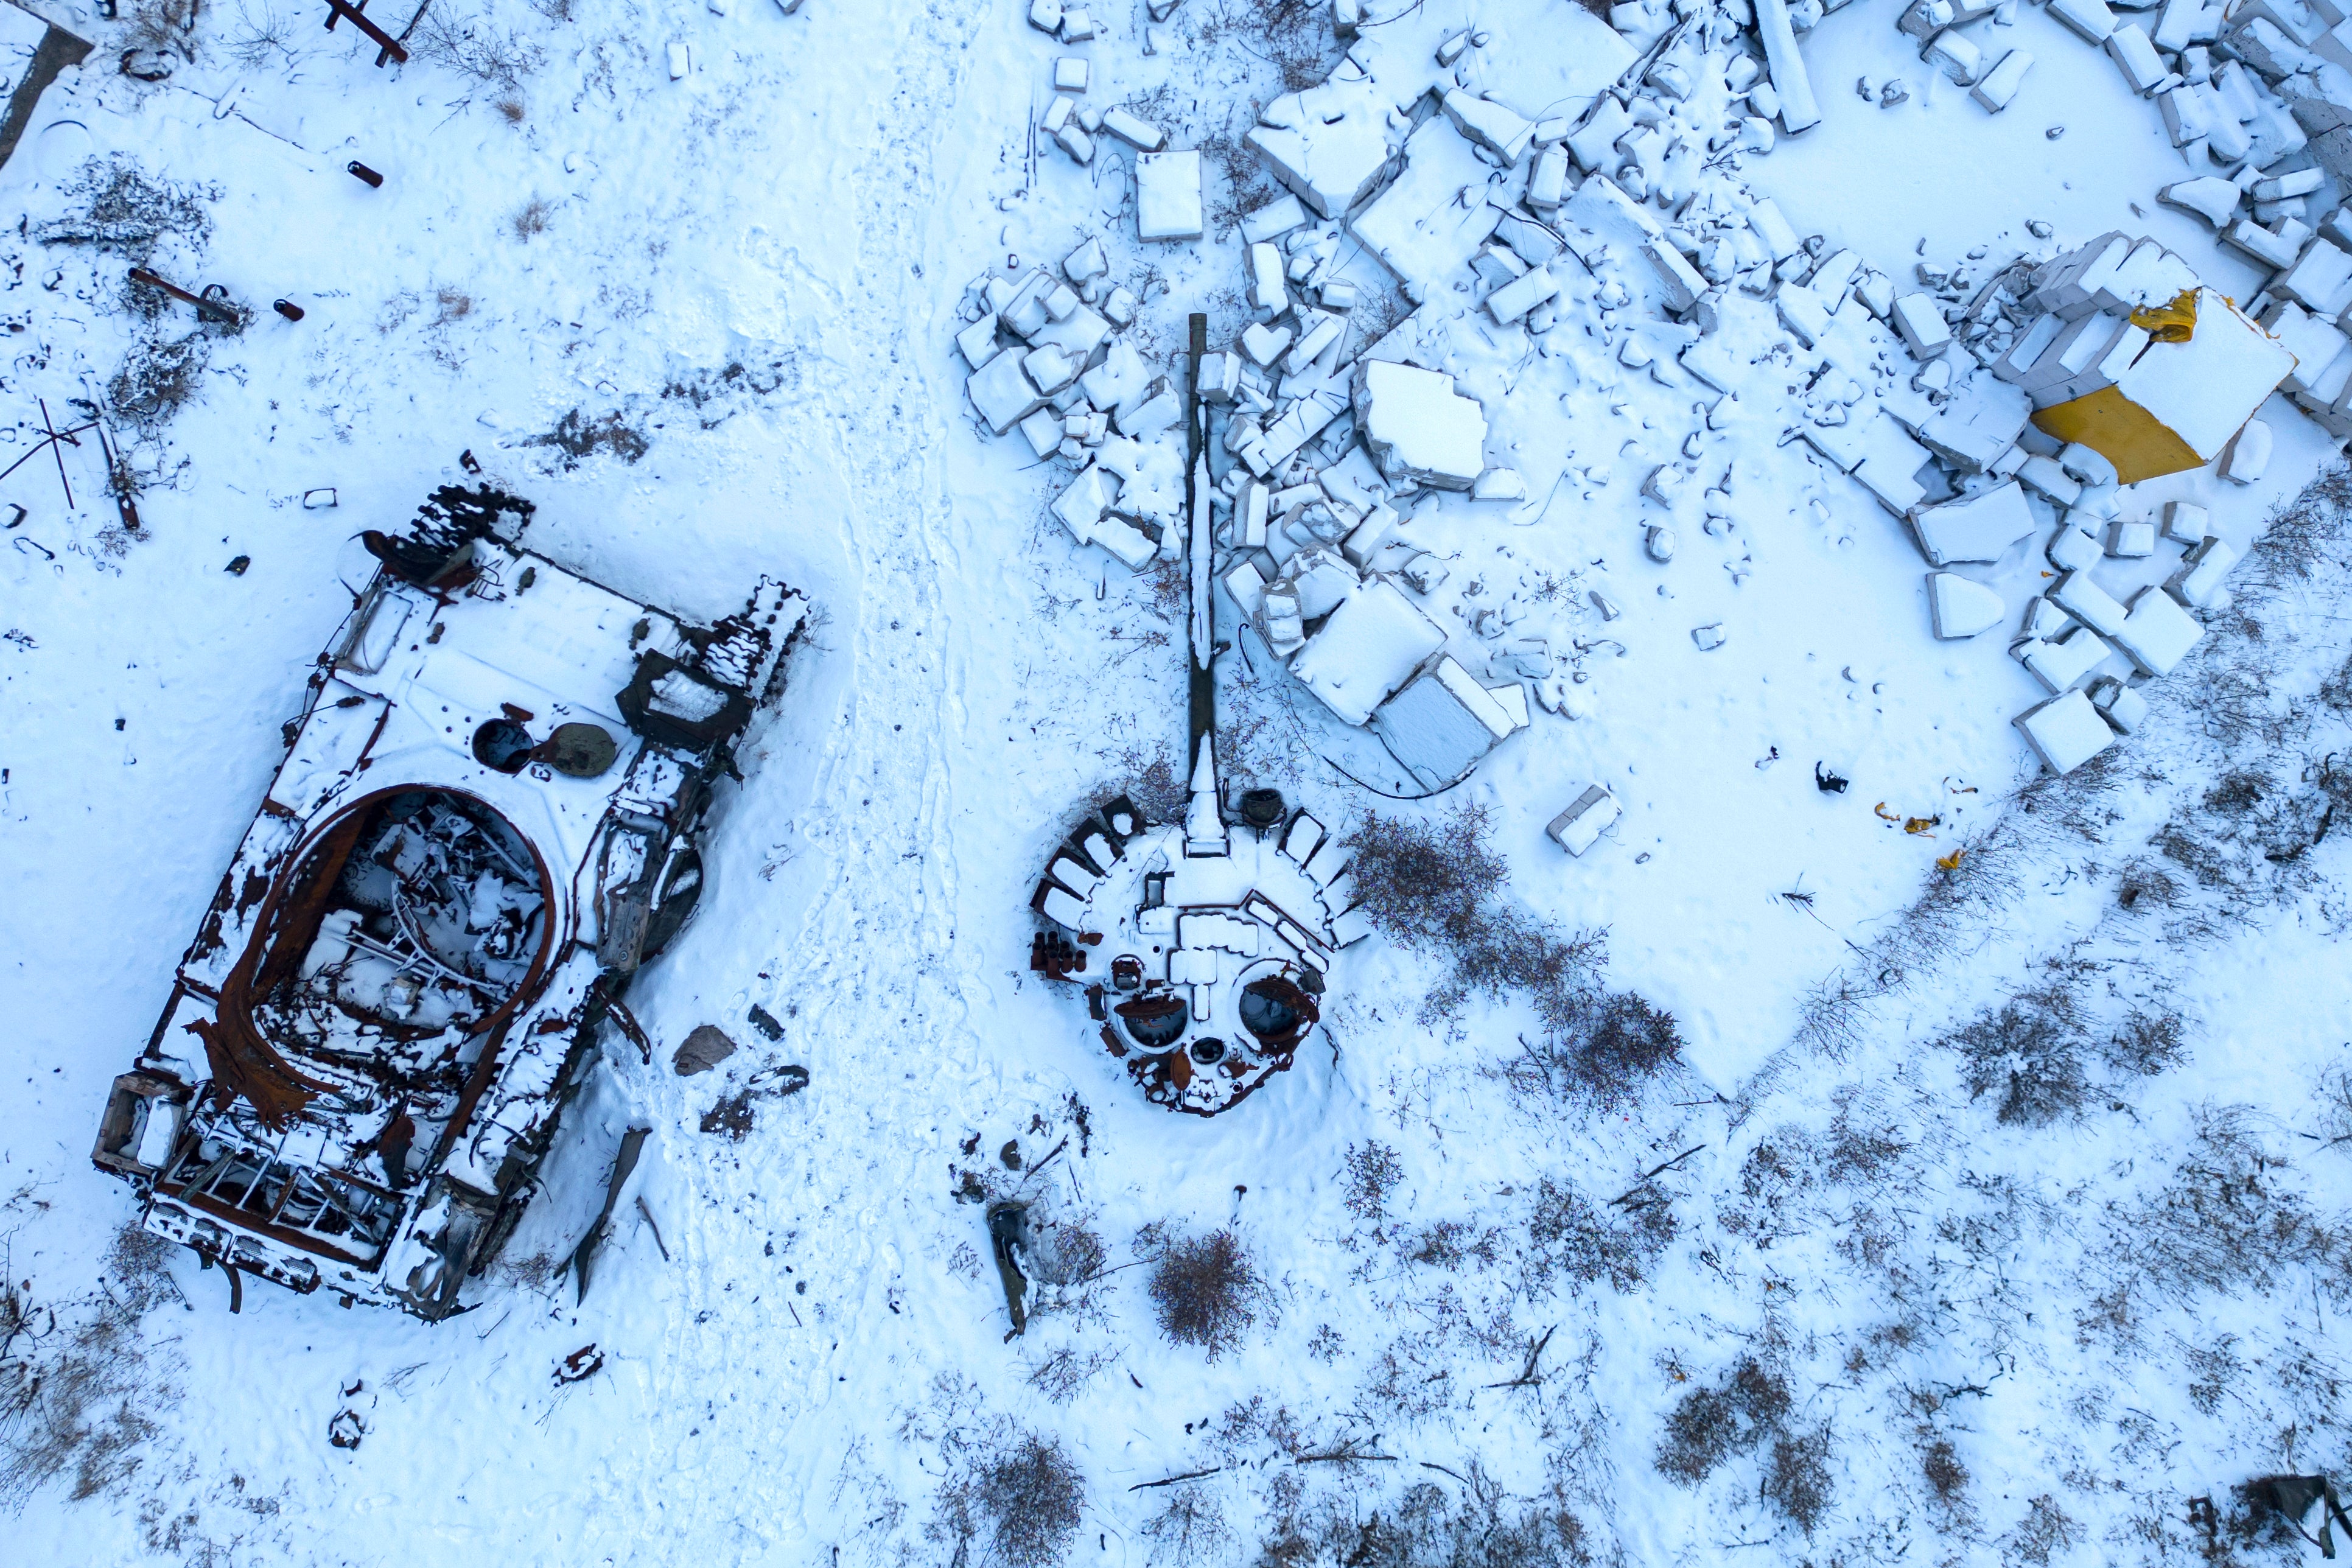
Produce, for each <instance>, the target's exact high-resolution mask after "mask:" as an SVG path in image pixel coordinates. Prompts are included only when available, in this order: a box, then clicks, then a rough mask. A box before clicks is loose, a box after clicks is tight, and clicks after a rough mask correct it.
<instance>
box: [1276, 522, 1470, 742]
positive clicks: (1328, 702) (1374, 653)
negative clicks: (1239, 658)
mask: <svg viewBox="0 0 2352 1568" xmlns="http://www.w3.org/2000/svg"><path fill="white" fill-rule="evenodd" d="M1307 553H1308V552H1304V551H1302V552H1300V554H1301V555H1302V556H1304V555H1306V554H1307ZM1329 560H1330V562H1331V563H1332V564H1331V565H1330V566H1328V567H1327V568H1326V570H1327V572H1328V573H1329V574H1331V575H1332V576H1334V577H1335V578H1337V577H1338V568H1341V567H1344V565H1345V563H1344V562H1341V561H1339V558H1338V557H1336V556H1335V557H1330V558H1329ZM1282 581H1284V582H1291V583H1298V579H1297V577H1296V576H1293V577H1286V578H1285V579H1282ZM1315 586H1316V585H1315V584H1313V583H1312V581H1311V579H1310V580H1309V581H1308V582H1307V583H1305V584H1299V599H1298V609H1299V614H1300V616H1302V618H1304V619H1308V620H1312V619H1315V618H1317V617H1318V616H1328V619H1325V620H1324V621H1323V624H1322V626H1320V627H1319V628H1318V630H1317V631H1316V632H1315V633H1314V635H1313V636H1311V637H1308V638H1307V643H1306V646H1305V647H1302V648H1300V649H1299V650H1298V652H1297V653H1296V654H1294V655H1292V656H1291V660H1290V673H1291V674H1292V675H1294V676H1296V677H1297V679H1298V680H1299V681H1300V683H1301V684H1303V685H1304V686H1305V687H1306V688H1307V689H1308V690H1309V691H1312V692H1314V693H1315V695H1316V696H1317V697H1318V698H1320V699H1322V700H1323V704H1324V706H1325V707H1327V708H1328V709H1330V710H1331V712H1332V713H1333V715H1334V716H1336V717H1337V718H1338V719H1339V721H1341V722H1342V723H1347V724H1362V723H1364V722H1366V721H1368V720H1370V719H1371V717H1372V716H1373V713H1374V710H1377V709H1379V708H1380V707H1381V704H1382V703H1383V702H1386V701H1387V700H1389V698H1390V697H1391V695H1392V694H1393V693H1395V692H1396V691H1397V690H1398V689H1400V688H1402V686H1403V685H1404V684H1405V683H1406V682H1407V681H1408V680H1410V679H1412V674H1413V671H1414V670H1416V669H1417V668H1420V667H1421V664H1422V662H1423V660H1424V659H1426V658H1429V657H1430V656H1431V655H1432V654H1433V653H1435V652H1436V651H1437V650H1438V649H1440V648H1442V647H1444V646H1445V634H1444V632H1442V631H1440V630H1439V629H1438V628H1437V626H1436V623H1434V622H1433V621H1432V620H1431V619H1430V618H1429V617H1428V616H1426V615H1424V614H1423V613H1422V610H1421V607H1420V606H1419V605H1415V604H1414V603H1413V602H1412V599H1411V598H1409V597H1407V596H1406V595H1405V594H1404V593H1403V592H1402V590H1400V589H1399V588H1398V587H1397V586H1396V584H1393V583H1391V582H1390V581H1389V580H1388V578H1386V577H1384V576H1379V575H1375V576H1372V577H1370V578H1365V579H1361V580H1358V579H1357V578H1356V574H1355V573H1354V572H1353V571H1352V570H1349V571H1347V572H1346V574H1345V577H1344V578H1341V579H1339V581H1337V582H1336V583H1335V584H1334V585H1333V586H1332V587H1330V588H1328V589H1326V590H1325V592H1326V593H1336V594H1338V595H1339V598H1338V601H1337V603H1336V604H1334V603H1328V602H1325V601H1323V600H1321V599H1318V600H1317V601H1316V602H1314V603H1310V602H1309V599H1308V596H1307V595H1308V594H1309V593H1311V592H1313V591H1314V588H1315Z"/></svg>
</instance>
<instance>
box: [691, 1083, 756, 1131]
mask: <svg viewBox="0 0 2352 1568" xmlns="http://www.w3.org/2000/svg"><path fill="white" fill-rule="evenodd" d="M753 1116H754V1112H753V1111H752V1110H751V1090H750V1089H740V1090H739V1091H737V1092H736V1093H734V1094H730V1095H729V1096H728V1097H727V1098H726V1099H724V1100H720V1101H719V1103H718V1104H716V1105H714V1106H712V1107H711V1108H710V1109H709V1110H706V1111H704V1112H703V1113H702V1123H701V1126H702V1130H703V1131H705V1132H723V1133H725V1134H726V1135H727V1136H728V1137H730V1138H732V1139H734V1140H736V1141H737V1142H741V1140H742V1137H743V1134H745V1133H746V1132H749V1131H751V1121H752V1119H753Z"/></svg>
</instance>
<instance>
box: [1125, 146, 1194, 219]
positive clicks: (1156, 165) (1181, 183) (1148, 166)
mask: <svg viewBox="0 0 2352 1568" xmlns="http://www.w3.org/2000/svg"><path fill="white" fill-rule="evenodd" d="M1135 227H1136V236H1137V237H1138V238H1140V239H1147V240H1173V239H1198V238H1200V237H1201V234H1202V227H1203V220H1202V206H1201V154H1200V153H1197V152H1190V151H1188V152H1181V153H1137V154H1136V158H1135Z"/></svg>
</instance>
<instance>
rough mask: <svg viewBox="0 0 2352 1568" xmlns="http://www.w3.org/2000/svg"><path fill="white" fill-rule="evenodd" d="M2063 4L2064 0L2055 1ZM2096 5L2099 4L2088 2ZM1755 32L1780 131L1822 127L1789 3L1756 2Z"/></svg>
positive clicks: (1782, 0) (1776, 0)
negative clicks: (1774, 95) (1761, 47)
mask: <svg viewBox="0 0 2352 1568" xmlns="http://www.w3.org/2000/svg"><path fill="white" fill-rule="evenodd" d="M2053 3H2055V4H2064V3H2065V0H2053ZM2087 3H2088V4H2092V5H2096V4H2097V3H2098V0H2087ZM1755 6H1756V31H1757V34H1758V36H1759V37H1761V38H1762V39H1763V42H1764V62H1765V64H1766V65H1767V66H1768V67H1769V68H1770V70H1771V72H1772V88H1773V90H1774V92H1775V93H1777V94H1778V95H1779V97H1780V127H1781V129H1782V130H1784V131H1786V132H1789V134H1790V135H1791V136H1793V135H1795V134H1796V133H1797V132H1800V131H1804V130H1808V129H1810V128H1811V127H1812V126H1815V125H1818V124H1820V123H1821V119H1822V111H1821V109H1820V107H1819V105H1818V104H1816V103H1815V101H1814V100H1813V87H1812V80H1811V78H1810V77H1808V76H1807V75H1806V73H1805V58H1804V57H1803V56H1802V55H1801V54H1799V53H1798V52H1797V29H1796V26H1795V24H1794V23H1793V22H1791V21H1790V16H1789V5H1788V0H1755Z"/></svg>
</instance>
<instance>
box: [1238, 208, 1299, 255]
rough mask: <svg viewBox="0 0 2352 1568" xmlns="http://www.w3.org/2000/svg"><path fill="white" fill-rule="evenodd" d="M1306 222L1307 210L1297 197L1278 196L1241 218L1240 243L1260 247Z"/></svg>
mask: <svg viewBox="0 0 2352 1568" xmlns="http://www.w3.org/2000/svg"><path fill="white" fill-rule="evenodd" d="M1306 221H1307V208H1306V207H1305V206H1304V205H1301V204H1300V202H1299V200H1298V198H1297V196H1280V197H1277V198H1276V199H1275V200H1273V201H1270V202H1268V203H1266V204H1265V205H1264V206H1262V207H1260V208H1258V209H1257V211H1255V212H1254V213H1248V214H1245V215H1244V216H1243V218H1242V242H1243V243H1244V244H1245V245H1262V244H1264V243H1265V241H1267V240H1269V239H1278V238H1280V237H1282V236H1284V235H1286V234H1288V233H1289V232H1290V231H1291V230H1292V229H1294V228H1297V226H1299V225H1300V224H1303V223H1305V222H1306Z"/></svg>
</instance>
